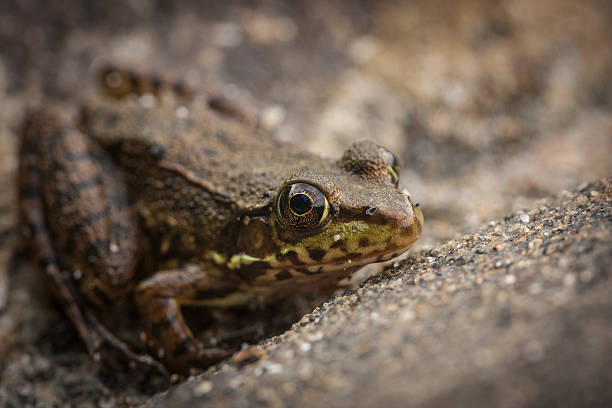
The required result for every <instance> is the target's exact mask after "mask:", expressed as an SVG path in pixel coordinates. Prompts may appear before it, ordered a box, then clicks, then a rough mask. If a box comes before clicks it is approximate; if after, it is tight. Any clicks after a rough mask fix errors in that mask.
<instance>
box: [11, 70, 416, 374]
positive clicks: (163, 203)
mask: <svg viewBox="0 0 612 408" xmlns="http://www.w3.org/2000/svg"><path fill="white" fill-rule="evenodd" d="M110 73H111V74H112V75H115V77H114V80H115V83H114V84H112V85H114V86H115V87H116V85H117V80H119V84H122V85H125V84H126V83H127V82H126V79H125V78H124V79H122V77H121V76H119V77H117V76H116V75H119V74H120V72H119V71H117V72H110ZM130 79H131V78H130ZM121 80H123V82H121ZM132 83H135V81H132ZM107 85H108V84H107ZM111 90H112V89H111ZM126 93H127V92H126ZM211 106H212V107H213V108H215V109H211ZM222 107H223V109H219V108H218V107H215V106H214V105H213V104H211V103H210V101H209V103H204V104H202V103H199V102H198V101H197V99H196V100H191V101H189V102H187V101H185V100H180V99H177V98H172V97H171V98H170V100H168V99H163V98H161V97H160V98H159V99H158V101H157V103H155V104H153V106H148V107H146V108H145V107H143V106H141V104H139V103H137V102H129V101H107V102H103V101H102V102H95V103H90V104H88V105H87V106H86V107H85V108H84V109H83V113H82V116H81V120H80V123H79V126H78V129H77V128H75V127H73V126H71V125H70V121H69V120H68V119H66V118H64V117H62V115H61V114H59V113H50V112H39V113H37V114H34V115H32V116H31V117H30V119H29V120H28V121H27V123H26V126H25V127H24V132H23V141H22V151H21V162H20V186H21V190H20V203H21V210H22V217H23V219H24V221H25V223H26V225H27V226H29V229H30V232H31V233H32V238H33V243H34V248H35V249H36V251H37V255H38V258H39V260H40V261H41V263H42V266H43V267H44V268H45V270H46V271H47V273H48V274H49V275H50V276H51V277H52V281H53V282H54V284H55V286H56V288H57V289H58V291H59V292H60V297H61V298H62V299H63V300H65V305H64V306H65V308H66V310H67V312H68V314H69V316H70V317H71V319H72V320H73V322H74V323H75V325H76V326H77V328H78V329H79V332H80V334H81V336H82V337H83V338H84V340H85V341H86V343H87V344H88V347H89V348H90V351H91V350H92V349H94V348H95V347H96V344H95V339H94V338H93V337H92V336H93V334H92V332H93V331H95V330H94V329H96V328H97V329H98V331H100V330H101V331H104V329H103V328H102V327H100V326H99V325H98V324H97V322H96V321H95V317H93V315H92V314H91V313H89V311H88V307H87V306H86V304H85V302H87V303H90V304H97V305H103V304H104V303H105V302H112V301H113V299H114V298H115V297H119V296H130V295H131V294H133V296H134V299H135V301H136V304H137V306H138V308H139V311H140V316H141V319H142V321H143V325H144V328H145V332H146V335H147V338H148V339H149V341H150V343H151V344H152V345H153V346H154V347H155V349H161V350H163V353H162V354H163V357H162V358H163V361H164V363H165V365H166V366H167V367H168V368H169V369H171V370H172V371H176V372H185V371H186V370H187V369H188V368H189V367H190V366H192V365H197V364H198V363H204V364H206V363H210V362H213V361H215V360H217V359H218V358H220V357H221V356H223V355H225V353H224V352H223V351H222V350H216V349H212V350H211V349H204V348H202V347H201V346H200V345H199V344H197V343H196V342H195V340H194V339H193V336H192V334H191V332H190V330H189V328H188V327H187V325H186V324H185V322H184V321H183V319H182V316H181V312H180V306H182V305H202V306H207V305H218V306H230V305H238V304H243V303H246V302H249V301H253V300H254V299H263V300H267V299H270V298H275V297H282V296H287V295H290V294H293V293H296V292H299V291H304V290H308V289H309V288H312V287H313V286H315V287H322V286H331V285H334V284H335V283H337V281H338V280H340V279H342V278H344V277H346V276H347V275H348V274H349V273H350V272H351V271H353V270H355V269H356V268H358V267H359V266H362V265H364V264H367V263H371V262H379V261H383V260H387V259H390V258H392V257H394V256H397V255H398V254H400V253H402V252H404V251H405V250H406V249H407V248H408V247H409V246H410V245H411V244H412V243H413V242H414V241H415V240H416V239H417V238H418V236H419V235H420V233H421V230H422V224H423V218H422V215H421V213H420V211H419V210H418V208H417V207H415V206H414V205H413V204H412V202H411V201H410V198H409V197H408V196H407V195H406V194H403V193H401V192H400V191H399V190H398V188H397V171H398V170H397V164H396V163H395V159H394V157H393V156H392V155H391V154H390V153H389V152H388V151H386V150H385V149H383V148H380V147H378V146H376V145H374V144H373V143H369V142H361V143H357V144H355V145H353V146H352V147H350V148H349V149H348V150H347V151H346V152H345V154H344V156H343V157H342V158H341V159H340V160H338V161H337V162H336V161H332V160H328V159H324V158H321V157H318V156H316V155H312V154H310V153H306V152H303V151H301V150H299V149H296V148H295V147H294V146H292V145H288V144H281V143H279V142H276V141H274V140H273V139H272V138H271V137H269V136H267V135H265V134H263V132H259V131H257V130H256V129H255V128H254V127H253V126H249V125H248V124H245V123H244V122H243V121H240V120H236V118H237V117H238V116H237V115H234V114H233V112H234V111H233V110H227V109H225V108H226V105H223V106H222ZM228 112H229V114H228ZM86 135H87V136H86ZM143 269H146V273H144V274H143V273H142V270H143ZM66 271H68V272H69V275H67V274H66ZM137 271H139V272H138V273H137ZM83 297H84V298H85V299H86V301H85V302H84V301H83V300H81V298H83ZM102 337H104V338H105V339H107V340H108V339H111V341H116V339H114V338H113V337H112V336H111V335H110V334H109V335H108V336H102Z"/></svg>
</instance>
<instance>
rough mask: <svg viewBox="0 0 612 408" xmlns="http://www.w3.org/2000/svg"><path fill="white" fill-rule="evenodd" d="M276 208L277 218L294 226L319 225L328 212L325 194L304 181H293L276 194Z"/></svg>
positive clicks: (314, 226) (307, 226)
mask: <svg viewBox="0 0 612 408" xmlns="http://www.w3.org/2000/svg"><path fill="white" fill-rule="evenodd" d="M276 208H277V213H278V216H279V218H280V219H281V220H282V221H283V222H284V223H285V224H287V225H289V226H291V227H295V228H316V227H319V226H321V225H322V224H323V223H324V221H325V220H326V219H327V216H328V214H329V203H328V202H327V198H326V197H325V194H323V193H322V192H321V190H319V189H318V188H316V187H314V186H312V185H310V184H306V183H294V184H290V185H288V186H286V187H285V188H283V190H282V191H281V192H280V194H279V195H278V199H277V202H276Z"/></svg>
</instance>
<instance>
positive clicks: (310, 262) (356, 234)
mask: <svg viewBox="0 0 612 408" xmlns="http://www.w3.org/2000/svg"><path fill="white" fill-rule="evenodd" d="M389 237H397V238H399V241H398V242H397V243H396V244H395V243H394V241H393V240H392V241H391V242H389V241H388V238H389ZM401 241H402V238H401V234H400V231H399V230H398V229H397V228H394V227H392V226H390V225H384V224H383V225H378V224H377V225H370V224H367V223H366V222H364V221H349V222H345V223H342V224H338V225H332V226H331V227H328V228H325V229H324V230H323V231H321V232H320V233H319V234H317V235H314V236H310V237H307V238H304V239H303V240H302V241H299V242H298V243H296V244H286V245H284V246H282V247H281V249H280V251H279V253H278V254H276V253H274V254H270V255H267V256H265V257H263V258H257V257H253V256H251V255H249V254H236V255H233V256H232V257H231V258H230V259H229V261H227V262H226V263H225V262H223V261H224V257H222V256H220V255H218V254H214V255H213V258H212V260H213V261H214V262H215V263H218V264H219V265H221V264H223V263H224V265H223V266H225V267H227V268H228V269H231V270H239V269H240V268H242V267H244V266H248V265H250V264H253V263H254V262H267V263H268V264H269V265H270V268H271V269H274V270H281V269H283V268H292V267H295V264H294V263H291V262H288V261H286V260H283V261H281V260H279V258H281V259H286V258H285V257H284V255H286V254H288V253H289V252H295V253H296V254H297V257H298V260H299V261H301V262H302V263H303V264H304V267H305V268H309V267H312V266H321V265H325V264H331V265H334V266H336V268H333V269H340V268H343V267H345V264H346V262H347V261H348V260H349V259H350V258H349V257H347V254H353V260H354V261H356V262H357V263H356V265H359V260H360V259H361V258H363V259H364V260H365V259H368V258H371V256H372V255H373V254H380V253H382V252H389V247H390V246H391V247H395V246H397V247H398V248H400V247H401ZM364 242H367V245H364ZM338 243H340V244H338ZM308 249H310V250H312V249H318V250H323V251H324V255H323V256H322V257H321V258H320V259H312V258H311V256H310V254H309V253H308ZM355 254H359V256H356V255H355ZM219 261H220V262H219ZM326 270H330V269H329V268H326Z"/></svg>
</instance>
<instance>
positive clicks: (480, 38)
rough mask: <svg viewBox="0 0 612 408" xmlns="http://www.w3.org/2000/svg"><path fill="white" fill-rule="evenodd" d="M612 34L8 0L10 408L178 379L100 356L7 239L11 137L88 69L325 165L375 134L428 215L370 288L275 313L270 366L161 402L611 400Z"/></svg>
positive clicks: (505, 0)
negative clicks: (150, 89)
mask: <svg viewBox="0 0 612 408" xmlns="http://www.w3.org/2000/svg"><path fill="white" fill-rule="evenodd" d="M611 21H612V3H611V2H609V1H605V0H585V1H580V2H576V1H574V0H541V1H538V2H530V1H527V0H496V1H490V0H461V1H455V2H448V1H445V0H433V1H431V0H416V1H414V0H410V1H395V2H374V1H371V2H369V1H359V2H353V3H351V6H350V7H347V6H346V3H345V2H341V1H330V0H298V1H291V2H288V1H281V0H266V1H262V2H248V3H247V2H242V1H239V0H233V1H225V2H218V1H212V0H210V1H208V0H206V1H200V0H197V1H196V0H187V1H181V2H174V1H170V0H129V1H118V0H110V1H102V0H95V1H85V2H84V1H79V0H68V1H62V2H36V1H31V0H7V1H2V2H0V106H1V107H2V109H0V406H8V407H21V406H35V407H47V406H85V407H87V406H92V407H93V406H104V407H113V406H137V405H139V404H143V403H145V402H146V401H147V400H148V399H149V398H150V397H151V396H153V395H154V394H155V393H157V392H159V391H162V390H164V389H166V388H167V384H166V383H165V382H164V381H163V380H162V379H161V378H159V377H156V376H152V375H151V374H150V373H149V372H147V371H146V370H142V369H141V368H138V367H136V368H130V367H127V366H126V365H125V364H121V363H120V362H114V363H107V364H104V365H102V364H97V363H93V362H91V361H90V360H89V359H88V357H87V355H86V352H85V351H84V348H83V346H82V344H81V343H80V342H79V340H78V338H77V337H76V335H75V332H74V330H73V329H72V327H71V326H70V324H69V323H68V322H67V321H66V318H65V317H64V316H63V315H62V313H61V312H60V311H59V310H58V308H57V305H56V304H55V302H54V301H53V299H52V298H51V297H50V296H49V294H48V291H47V290H46V288H45V285H44V283H43V282H44V281H42V280H41V279H40V275H39V274H37V273H36V271H35V270H34V269H33V267H32V265H30V264H29V262H28V256H27V255H26V254H25V253H23V251H20V247H21V246H20V245H18V246H17V250H16V251H15V250H14V244H15V243H18V244H20V243H19V241H18V239H17V234H16V225H15V221H16V217H15V213H16V206H15V194H14V193H15V190H16V189H15V185H14V181H13V176H14V170H15V167H16V163H17V154H16V148H17V136H16V135H17V134H18V128H19V124H20V122H21V120H22V119H23V116H24V114H25V113H26V112H27V111H28V109H32V108H34V107H39V106H40V105H43V104H54V105H59V106H61V107H63V108H67V109H73V110H74V109H75V108H77V107H78V106H79V103H80V101H81V100H82V99H83V98H89V97H95V96H96V95H97V91H96V89H95V82H94V80H93V77H94V72H95V69H96V67H97V66H98V65H99V64H100V62H101V61H112V62H113V63H116V64H118V65H122V66H128V67H132V68H135V69H137V70H141V71H159V72H162V73H166V74H167V75H169V76H171V77H182V78H185V79H186V80H187V82H188V83H190V84H191V85H195V86H201V87H204V88H206V89H211V90H216V91H218V92H221V93H223V94H224V95H226V96H227V97H229V98H233V99H235V100H236V101H237V103H239V104H242V105H244V106H247V107H250V108H251V109H256V110H259V111H260V112H261V115H262V120H263V121H264V123H265V124H266V126H268V127H269V128H270V129H271V131H272V132H274V134H275V136H276V137H277V138H279V139H281V140H288V141H291V142H294V143H297V144H299V145H300V146H302V147H303V148H305V149H310V150H313V151H316V152H319V153H322V154H325V155H327V156H330V157H337V156H339V155H340V154H341V152H342V150H343V149H344V148H345V146H346V145H347V144H349V143H350V142H352V141H354V140H358V139H371V140H374V141H376V142H378V143H380V144H383V145H386V146H388V147H389V148H390V149H391V150H393V151H394V152H395V153H396V154H398V156H400V157H401V159H402V160H403V162H404V165H403V167H402V171H401V181H402V184H404V185H405V186H406V187H407V188H408V189H409V190H410V191H411V193H412V195H413V197H415V198H416V199H417V200H418V201H420V202H421V206H422V209H423V212H424V214H425V219H426V225H425V231H424V234H423V236H422V238H421V239H420V240H419V241H418V242H417V244H416V245H415V247H414V248H413V249H412V250H411V251H410V252H409V254H408V255H407V257H404V258H403V259H399V260H396V261H395V262H398V263H397V264H393V263H392V264H391V265H388V267H387V269H386V270H385V271H384V273H383V274H382V275H379V276H377V277H375V278H373V279H372V280H370V281H368V282H367V283H366V284H365V285H364V286H363V287H361V288H360V289H357V290H356V291H354V292H350V293H347V294H345V295H341V296H339V297H336V298H333V299H332V300H330V301H329V302H327V303H325V305H323V306H321V307H319V308H318V309H316V310H315V312H313V313H312V314H309V315H307V316H306V317H303V318H302V320H300V318H301V316H302V315H303V314H304V313H305V312H308V311H310V310H312V308H310V309H309V308H308V307H307V306H305V305H304V304H302V305H298V306H299V307H297V308H296V309H297V311H296V310H293V311H291V312H288V313H284V314H283V313H281V314H274V313H272V314H270V315H268V316H267V318H268V320H270V322H269V323H266V325H264V326H262V327H264V329H262V330H261V331H260V332H259V337H258V338H259V339H262V340H263V339H266V338H270V340H268V341H267V342H266V343H265V344H264V346H263V347H264V349H265V350H266V352H267V355H268V357H267V358H268V359H267V360H264V359H262V360H261V361H260V362H257V363H254V364H246V363H243V364H244V365H243V366H237V365H224V366H221V367H219V368H216V369H211V371H209V372H207V374H205V376H204V377H202V378H196V379H193V380H191V381H190V382H188V383H187V384H184V385H179V386H178V387H176V388H173V390H174V391H172V390H171V391H170V392H169V393H168V394H167V395H162V396H158V397H156V399H155V400H154V402H151V403H150V405H152V406H153V405H156V404H157V405H160V404H162V402H163V401H169V400H172V401H176V403H177V404H178V403H179V400H181V399H182V398H183V399H190V398H195V399H198V400H199V399H202V400H204V399H205V400H206V403H207V404H210V405H214V401H215V400H213V399H212V398H213V396H214V397H215V399H216V401H217V403H218V404H221V403H222V402H223V403H225V404H226V406H231V405H232V404H234V405H240V402H248V403H250V404H252V405H257V404H259V405H263V406H277V405H281V406H282V405H285V404H290V403H295V404H298V403H299V402H301V403H302V404H303V405H317V406H323V405H325V404H324V402H325V403H328V405H330V406H348V405H350V404H351V403H356V402H359V403H361V405H363V406H368V405H374V404H376V405H378V404H381V405H382V404H383V403H388V405H390V406H393V405H396V406H405V405H406V402H407V401H409V402H411V403H412V404H414V405H421V406H440V405H473V406H483V405H499V406H524V405H534V406H549V405H562V404H563V405H576V406H581V405H586V404H589V403H591V404H592V405H601V404H605V403H609V402H610V391H609V389H608V388H607V387H606V384H610V376H609V374H607V373H606V372H605V367H606V364H607V366H608V367H609V366H610V359H611V358H612V357H611V356H612V353H611V352H610V351H611V350H610V344H611V343H612V342H611V341H610V332H611V330H610V322H611V320H612V319H611V317H610V316H611V314H612V312H611V308H610V303H609V300H608V298H609V297H610V296H609V295H610V293H611V292H610V282H609V276H608V275H609V272H608V270H609V265H610V251H611V248H612V245H611V244H610V238H609V236H610V215H609V214H610V207H609V192H606V189H607V188H609V187H606V186H605V182H603V184H602V182H600V183H598V184H596V185H595V184H593V185H586V184H584V185H582V184H581V183H585V182H589V181H591V180H597V179H601V178H605V177H609V176H610V175H612V161H611V160H610V157H611V156H612V137H610V135H612V82H611V81H610V76H611V75H612V48H610V40H609V39H610V38H612V24H610V22H611ZM576 186H579V187H578V189H577V190H576ZM563 190H570V191H574V192H572V193H562V194H561V195H559V196H558V198H556V199H554V200H553V201H550V202H548V203H547V204H539V203H537V200H539V199H542V198H544V197H549V196H553V195H556V194H559V192H561V191H563ZM591 191H595V192H599V195H597V194H592V193H591ZM599 206H604V207H602V208H600V209H598V208H599ZM524 208H531V209H532V210H529V211H524V212H523V213H518V212H517V211H518V210H519V209H524ZM542 208H547V210H546V211H544V210H543V209H542ZM602 211H603V213H601V212H602ZM606 211H607V213H606ZM512 213H514V214H515V215H513V216H512V217H509V218H507V219H504V218H503V217H505V216H506V215H507V214H512ZM566 216H567V217H568V218H565V217H566ZM496 219H497V220H502V221H494V222H493V224H491V225H490V227H489V228H488V229H486V230H480V232H477V233H474V231H479V228H480V227H481V226H482V225H488V224H487V223H489V222H491V220H496ZM548 221H549V223H548V224H547V223H546V222H548ZM589 225H591V228H590V229H589V228H588V226H589ZM545 233H548V234H549V235H548V236H546V235H545ZM466 234H467V235H466ZM495 234H497V235H495ZM606 234H607V235H606ZM471 237H476V238H471ZM479 237H481V238H479ZM485 238H486V239H485ZM480 239H482V240H480ZM606 268H607V269H606ZM375 270H376V269H374V271H375ZM370 272H372V269H370ZM361 276H364V273H362V274H361ZM264 317H265V316H264ZM311 319H312V321H310V320H311ZM317 319H318V320H317ZM297 321H300V323H299V324H298V325H297V326H295V328H294V329H293V330H291V331H288V332H286V333H284V334H282V335H281V336H280V337H273V336H274V335H276V334H279V333H283V332H284V330H285V329H288V328H289V327H290V326H291V323H293V322H297ZM606 381H607V383H606ZM243 384H244V385H243ZM195 394H198V395H197V396H194V395H195ZM494 398H495V404H491V401H492V399H494ZM183 404H185V400H183ZM608 405H609V404H608Z"/></svg>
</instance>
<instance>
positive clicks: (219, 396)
mask: <svg viewBox="0 0 612 408" xmlns="http://www.w3.org/2000/svg"><path fill="white" fill-rule="evenodd" d="M611 183H612V178H610V179H608V180H603V181H601V182H598V183H593V184H588V185H586V186H583V187H582V188H580V189H578V190H576V191H574V192H571V193H569V192H566V193H563V194H561V196H560V197H557V198H555V199H551V200H547V201H545V202H542V203H539V205H538V206H537V207H535V208H533V209H532V210H529V211H526V212H519V213H516V214H513V215H512V216H509V217H506V218H504V219H503V220H500V221H498V222H491V223H490V225H489V227H488V228H486V229H483V230H480V231H478V232H476V233H474V234H470V235H465V236H463V237H461V238H459V239H456V240H452V241H450V242H448V243H446V244H444V245H442V246H440V247H438V248H436V249H433V250H430V251H425V252H423V253H421V254H419V255H418V256H417V257H413V258H409V259H407V260H405V261H403V262H401V263H399V264H398V265H393V267H391V268H388V269H387V270H385V272H384V273H383V274H381V275H378V276H376V277H374V278H371V279H370V280H369V281H368V282H366V283H365V284H364V285H362V286H361V287H360V288H359V289H357V290H351V291H347V292H346V293H344V294H343V295H341V296H337V297H335V298H333V299H331V300H330V301H328V302H326V303H324V304H323V305H322V306H321V307H318V308H316V309H315V310H314V311H313V312H312V313H309V314H307V315H305V316H304V317H303V318H302V319H301V320H300V321H299V322H298V323H296V324H295V325H293V327H292V329H291V330H289V331H287V332H286V333H283V334H282V335H281V336H278V337H274V338H272V339H269V340H268V341H266V342H265V343H264V344H263V345H262V347H261V348H262V350H263V351H264V353H265V354H264V355H265V357H263V358H262V360H261V361H258V362H257V363H254V364H250V365H247V366H245V367H240V366H238V367H237V366H235V365H231V364H224V365H222V366H221V367H219V368H218V369H216V370H213V371H211V372H209V373H206V374H204V375H201V376H199V377H196V378H193V379H191V380H189V381H188V382H186V383H185V384H182V385H179V386H177V387H175V388H173V389H172V390H170V391H169V392H168V393H167V394H165V395H163V396H160V397H158V398H156V399H155V400H154V401H153V402H151V403H149V404H148V405H147V406H149V407H165V406H172V407H193V406H206V407H244V406H252V407H283V406H324V407H355V406H363V407H371V406H385V407H405V406H415V407H416V406H418V407H439V406H469V407H489V406H496V407H525V406H529V407H539V406H541V407H550V406H565V407H573V406H575V407H579V406H601V407H604V406H610V404H611V403H612V387H611V386H610V384H612V371H610V364H612V296H611V294H612V274H611V269H610V265H612V184H611Z"/></svg>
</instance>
